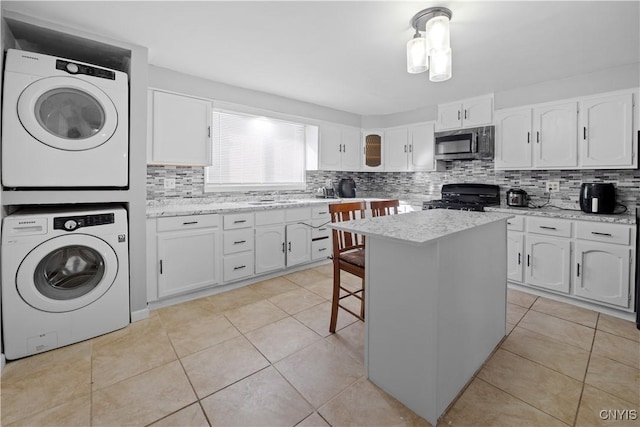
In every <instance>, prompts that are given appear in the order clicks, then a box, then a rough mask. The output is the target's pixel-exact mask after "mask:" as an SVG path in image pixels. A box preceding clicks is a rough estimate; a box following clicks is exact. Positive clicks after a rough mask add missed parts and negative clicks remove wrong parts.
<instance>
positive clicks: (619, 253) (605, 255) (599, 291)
mask: <svg viewBox="0 0 640 427" xmlns="http://www.w3.org/2000/svg"><path fill="white" fill-rule="evenodd" d="M631 255H632V253H631V249H630V248H625V247H620V246H616V245H610V244H606V243H588V242H576V248H575V259H576V268H575V276H574V283H575V289H574V293H575V294H576V295H579V296H581V297H584V298H588V299H591V300H595V301H602V302H606V303H609V304H613V305H618V306H621V307H626V306H627V305H628V304H629V277H630V275H629V267H630V266H629V264H630V260H631Z"/></svg>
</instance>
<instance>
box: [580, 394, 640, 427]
mask: <svg viewBox="0 0 640 427" xmlns="http://www.w3.org/2000/svg"><path fill="white" fill-rule="evenodd" d="M625 409H628V410H633V409H635V410H636V413H637V414H640V408H638V406H637V405H636V406H635V407H634V406H633V405H630V404H629V403H628V402H626V401H624V400H621V399H618V398H617V397H615V396H613V395H611V394H609V393H605V392H604V391H601V390H598V389H596V388H595V387H592V386H590V385H589V384H586V385H585V386H584V391H583V392H582V399H581V401H580V409H579V410H578V417H577V418H576V424H575V425H576V427H596V426H603V427H612V426H616V427H617V426H634V427H637V426H638V418H637V417H636V419H634V420H632V419H630V418H631V417H628V418H626V419H625V418H623V417H622V416H620V418H619V419H618V420H615V419H614V418H613V417H614V416H615V415H613V414H610V413H608V412H604V413H603V412H602V411H603V410H604V411H607V410H614V411H615V410H621V411H622V410H625ZM638 416H639V417H640V415H638Z"/></svg>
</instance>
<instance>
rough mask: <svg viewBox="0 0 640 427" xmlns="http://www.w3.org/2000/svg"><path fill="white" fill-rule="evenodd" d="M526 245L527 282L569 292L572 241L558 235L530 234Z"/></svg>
mask: <svg viewBox="0 0 640 427" xmlns="http://www.w3.org/2000/svg"><path fill="white" fill-rule="evenodd" d="M525 246H526V253H527V256H526V258H527V264H526V269H525V280H526V282H527V283H528V284H530V285H533V286H538V287H540V288H544V289H550V290H552V291H556V292H561V293H564V294H567V293H569V277H570V274H569V268H570V266H571V263H570V257H571V243H570V242H569V241H568V240H564V239H559V238H556V237H546V236H544V237H543V236H536V235H532V234H529V235H527V240H526V244H525Z"/></svg>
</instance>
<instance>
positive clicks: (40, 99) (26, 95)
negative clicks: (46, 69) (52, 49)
mask: <svg viewBox="0 0 640 427" xmlns="http://www.w3.org/2000/svg"><path fill="white" fill-rule="evenodd" d="M18 118H19V119H20V122H21V123H22V126H23V127H24V128H25V130H26V131H27V132H29V134H31V136H33V137H34V138H35V139H37V140H38V141H40V142H41V143H43V144H46V145H48V146H50V147H53V148H57V149H60V150H67V151H82V150H90V149H92V148H95V147H98V146H100V145H102V144H104V143H105V142H107V141H108V140H109V138H111V136H112V135H113V133H114V132H115V131H116V128H117V127H118V112H117V110H116V107H115V105H113V102H112V101H111V99H110V98H109V97H108V96H107V94H106V93H104V92H103V91H102V90H101V89H100V88H99V87H97V86H95V85H93V84H91V83H88V82H86V81H84V80H80V79H78V78H75V77H47V78H44V79H40V80H37V81H35V82H33V83H31V84H30V85H29V86H27V87H26V88H25V90H24V91H23V92H22V94H20V98H18Z"/></svg>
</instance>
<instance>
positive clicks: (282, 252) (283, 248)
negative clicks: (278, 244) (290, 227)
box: [282, 242, 284, 253]
mask: <svg viewBox="0 0 640 427" xmlns="http://www.w3.org/2000/svg"><path fill="white" fill-rule="evenodd" d="M282 253H284V242H282Z"/></svg>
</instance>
